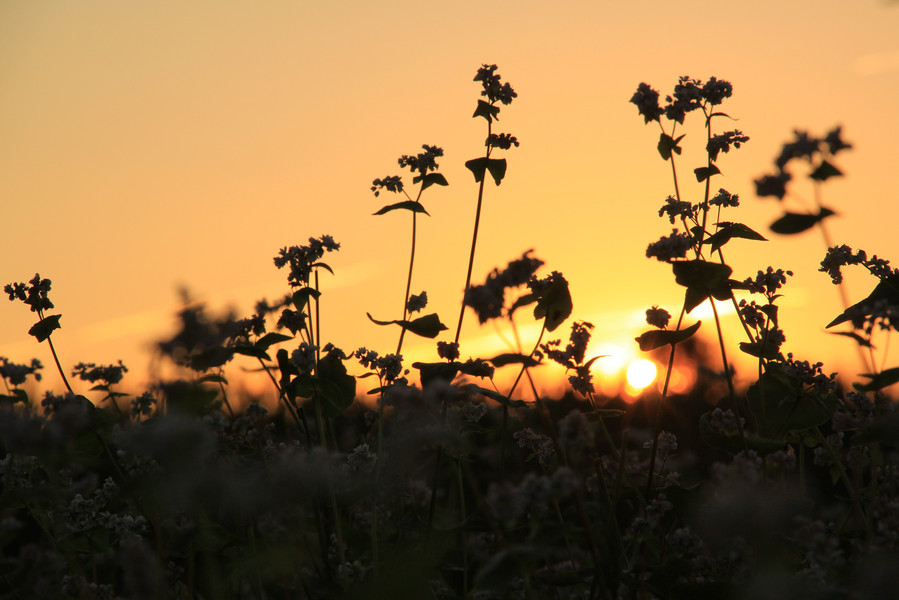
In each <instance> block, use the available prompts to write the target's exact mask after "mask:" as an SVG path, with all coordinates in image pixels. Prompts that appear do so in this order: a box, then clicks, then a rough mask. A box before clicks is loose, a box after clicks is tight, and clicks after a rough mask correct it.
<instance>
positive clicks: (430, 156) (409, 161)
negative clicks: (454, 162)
mask: <svg viewBox="0 0 899 600" xmlns="http://www.w3.org/2000/svg"><path fill="white" fill-rule="evenodd" d="M422 148H423V149H424V152H420V153H418V154H416V155H415V156H410V155H408V154H404V155H402V156H401V157H399V159H397V162H398V163H399V165H400V168H404V167H409V170H410V171H412V172H413V173H415V172H416V171H417V172H418V173H419V174H421V175H424V174H425V173H427V172H428V171H436V170H437V169H438V167H439V165H438V164H437V161H436V159H437V158H440V157H441V156H443V148H438V147H437V146H428V145H427V144H424V145H422ZM401 189H402V188H401Z"/></svg>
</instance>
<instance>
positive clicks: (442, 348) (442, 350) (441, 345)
mask: <svg viewBox="0 0 899 600" xmlns="http://www.w3.org/2000/svg"><path fill="white" fill-rule="evenodd" d="M437 356H439V357H440V358H445V359H446V360H449V361H454V360H456V359H457V358H459V344H458V342H437Z"/></svg>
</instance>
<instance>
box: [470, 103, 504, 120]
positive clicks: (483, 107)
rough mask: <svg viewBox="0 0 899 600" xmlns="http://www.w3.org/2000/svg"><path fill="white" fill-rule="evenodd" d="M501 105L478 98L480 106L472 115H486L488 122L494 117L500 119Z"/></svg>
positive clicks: (473, 116) (475, 116) (474, 116)
mask: <svg viewBox="0 0 899 600" xmlns="http://www.w3.org/2000/svg"><path fill="white" fill-rule="evenodd" d="M497 115H499V107H498V106H493V105H492V104H490V103H488V102H484V101H483V100H478V107H477V108H476V109H475V110H474V114H473V115H471V116H472V118H477V117H484V118H485V119H487V122H488V123H490V122H492V121H493V120H494V119H496V120H497V121H499V117H498V116H497Z"/></svg>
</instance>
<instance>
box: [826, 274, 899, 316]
mask: <svg viewBox="0 0 899 600" xmlns="http://www.w3.org/2000/svg"><path fill="white" fill-rule="evenodd" d="M878 307H879V308H881V309H882V308H893V309H899V275H890V276H888V277H884V278H883V279H881V280H880V282H879V283H878V284H877V285H876V286H874V289H873V290H872V291H871V293H870V294H868V297H867V298H865V299H864V300H862V301H861V302H856V303H855V304H853V305H852V306H850V307H849V308H847V309H846V310H844V311H843V313H842V314H841V315H840V316H838V317H837V318H836V319H834V320H833V321H831V322H830V323H828V324H827V327H833V326H834V325H839V324H840V323H845V322H846V321H853V320H855V321H861V320H862V319H864V318H865V317H867V316H869V315H870V314H872V313H873V312H874V310H876V309H878Z"/></svg>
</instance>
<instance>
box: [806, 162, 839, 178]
mask: <svg viewBox="0 0 899 600" xmlns="http://www.w3.org/2000/svg"><path fill="white" fill-rule="evenodd" d="M842 174H843V172H842V171H840V170H839V169H838V168H836V167H835V166H833V165H832V164H830V163H829V162H827V161H826V160H822V161H821V164H820V165H818V168H817V169H815V170H814V171H812V173H811V175H809V177H811V178H812V179H814V180H815V181H826V180H827V179H830V178H831V177H840V176H841V175H842Z"/></svg>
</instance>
